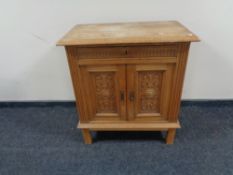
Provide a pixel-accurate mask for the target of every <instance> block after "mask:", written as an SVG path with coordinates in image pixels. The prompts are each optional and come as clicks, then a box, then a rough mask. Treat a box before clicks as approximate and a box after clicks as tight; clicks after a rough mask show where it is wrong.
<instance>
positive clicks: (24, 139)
mask: <svg viewBox="0 0 233 175" xmlns="http://www.w3.org/2000/svg"><path fill="white" fill-rule="evenodd" d="M180 119H181V125H182V129H180V130H178V131H177V136H176V140H175V144H174V145H166V144H164V140H163V135H164V133H160V132H123V133H121V132H100V133H92V134H93V137H94V141H95V142H94V144H92V145H84V144H83V140H82V136H81V132H80V131H79V130H77V129H76V122H77V119H76V110H75V106H74V104H73V103H70V104H65V105H64V104H62V103H54V104H52V105H48V104H40V103H38V104H37V103H35V104H29V105H11V104H4V105H3V104H2V105H1V104H0V174H1V175H52V174H55V175H73V174H75V175H77V174H81V175H86V174H88V175H92V174H97V175H105V174H107V175H118V174H119V175H124V174H128V175H131V174H132V175H137V174H139V175H144V174H148V175H149V174H151V175H152V174H153V175H154V174H158V175H163V174H164V175H175V174H176V175H232V174H233V103H226V104H222V103H210V104H209V103H195V102H194V103H183V104H182V108H181V113H180Z"/></svg>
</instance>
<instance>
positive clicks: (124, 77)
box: [58, 21, 199, 144]
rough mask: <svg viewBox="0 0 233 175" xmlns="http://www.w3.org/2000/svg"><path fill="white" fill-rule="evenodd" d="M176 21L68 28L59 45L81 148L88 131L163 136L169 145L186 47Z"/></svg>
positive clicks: (191, 37)
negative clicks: (69, 81) (71, 89)
mask: <svg viewBox="0 0 233 175" xmlns="http://www.w3.org/2000/svg"><path fill="white" fill-rule="evenodd" d="M192 41H199V39H198V37H197V36H196V35H195V34H193V33H191V32H190V31H189V30H187V29H186V28H185V27H183V26H182V25H181V24H179V23H178V22H176V21H166V22H141V23H116V24H95V25H94V24H92V25H80V26H76V27H74V28H73V29H72V30H71V31H70V32H69V33H68V34H67V35H65V36H64V37H63V38H62V39H61V40H60V41H59V42H58V45H64V46H65V48H66V53H67V57H68V62H69V66H70V72H71V77H72V82H73V87H74V92H75V97H76V102H77V103H76V104H77V109H78V112H79V124H78V127H79V128H81V129H82V132H83V137H84V141H85V143H91V142H92V138H91V134H90V130H93V131H101V130H106V131H109V130H113V131H114V130H117V131H125V130H129V131H134V130H141V131H164V130H165V131H167V132H168V134H167V138H166V142H167V143H168V144H171V143H173V140H174V136H175V131H176V129H177V128H180V124H179V121H178V115H179V108H180V98H181V93H182V84H183V79H184V72H185V67H186V62H187V56H188V50H189V46H190V42H192Z"/></svg>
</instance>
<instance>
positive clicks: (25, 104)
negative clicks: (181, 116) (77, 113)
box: [0, 99, 233, 108]
mask: <svg viewBox="0 0 233 175" xmlns="http://www.w3.org/2000/svg"><path fill="white" fill-rule="evenodd" d="M195 105H197V106H203V107H208V106H232V105H233V99H232V100H221V99H220V100H208V99H207V100H182V101H181V107H182V106H195ZM53 106H64V107H75V101H0V108H3V107H11V108H12V107H53Z"/></svg>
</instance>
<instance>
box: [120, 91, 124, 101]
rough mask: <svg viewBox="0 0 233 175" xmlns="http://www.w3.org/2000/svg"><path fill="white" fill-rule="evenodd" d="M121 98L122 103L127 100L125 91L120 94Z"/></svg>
mask: <svg viewBox="0 0 233 175" xmlns="http://www.w3.org/2000/svg"><path fill="white" fill-rule="evenodd" d="M120 98H121V101H124V100H125V93H124V91H121V92H120Z"/></svg>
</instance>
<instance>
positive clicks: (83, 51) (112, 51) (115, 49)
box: [75, 44, 178, 59]
mask: <svg viewBox="0 0 233 175" xmlns="http://www.w3.org/2000/svg"><path fill="white" fill-rule="evenodd" d="M75 50H76V55H77V56H78V58H79V59H95V58H97V59H101V58H142V57H144V58H145V57H176V56H177V52H178V44H170V45H156V46H155V45H149V46H111V47H82V48H75Z"/></svg>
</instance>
